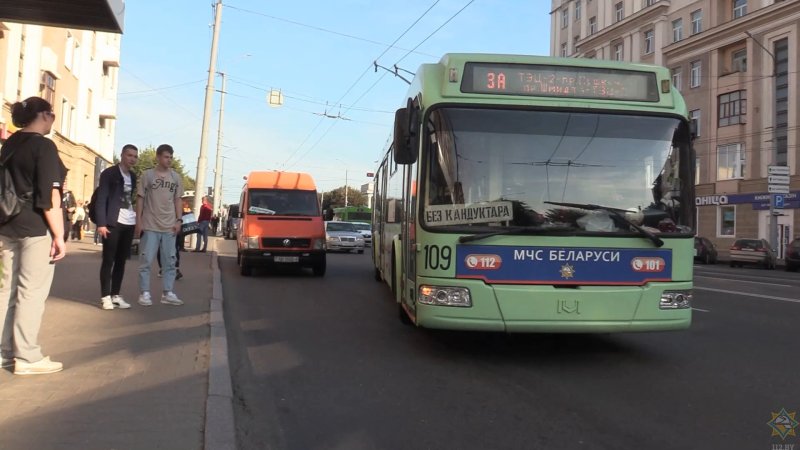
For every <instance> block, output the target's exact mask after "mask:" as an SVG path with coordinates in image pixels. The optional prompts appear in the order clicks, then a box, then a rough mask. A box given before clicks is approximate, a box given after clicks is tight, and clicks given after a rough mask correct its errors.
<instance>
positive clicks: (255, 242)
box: [247, 236, 258, 248]
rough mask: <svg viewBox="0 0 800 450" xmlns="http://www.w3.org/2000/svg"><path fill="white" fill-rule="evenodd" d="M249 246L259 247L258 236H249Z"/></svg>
mask: <svg viewBox="0 0 800 450" xmlns="http://www.w3.org/2000/svg"><path fill="white" fill-rule="evenodd" d="M247 248H258V236H247Z"/></svg>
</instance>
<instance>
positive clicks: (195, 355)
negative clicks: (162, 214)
mask: <svg viewBox="0 0 800 450" xmlns="http://www.w3.org/2000/svg"><path fill="white" fill-rule="evenodd" d="M91 242H92V238H91V235H90V236H88V237H86V238H85V239H84V240H83V241H82V242H70V243H69V244H68V255H67V257H66V258H65V259H64V260H62V261H60V262H59V263H58V265H57V267H56V274H55V280H54V282H53V287H52V289H51V291H50V294H51V295H50V298H49V299H48V302H47V307H46V310H45V315H44V320H43V323H42V330H41V333H40V337H39V340H40V343H41V344H42V350H43V352H44V354H45V355H50V356H52V358H53V359H54V360H56V361H61V362H63V363H64V371H63V372H60V373H56V374H50V375H36V376H15V375H13V372H12V371H9V370H7V369H5V370H1V371H0V449H3V450H15V449H37V450H44V449H59V450H61V449H76V450H77V449H81V450H87V449H169V450H177V449H192V450H195V449H202V448H203V445H204V436H203V433H204V430H205V420H206V400H207V396H208V387H209V384H208V383H209V379H208V374H209V356H210V346H209V337H210V327H209V318H210V311H209V307H210V300H211V298H212V287H213V279H214V276H212V273H213V270H212V264H211V263H212V255H213V254H212V253H211V252H210V251H209V253H189V252H187V253H182V254H181V271H182V272H183V274H184V277H183V278H182V279H181V280H178V281H176V283H175V292H176V293H177V294H178V296H179V297H180V298H181V299H182V300H183V301H184V302H185V305H183V306H169V305H162V304H161V303H160V302H159V300H160V293H161V279H160V278H157V277H156V274H157V266H156V264H154V267H155V270H153V272H152V280H151V292H152V294H153V300H154V301H153V306H150V307H143V306H140V305H139V304H138V303H137V302H136V300H137V298H138V287H137V284H138V281H137V280H138V274H137V266H138V260H137V258H136V257H134V258H133V259H130V260H128V263H127V265H126V274H125V279H124V281H123V287H122V296H123V297H125V299H126V300H127V301H128V302H129V303H130V304H131V305H132V307H131V309H127V310H119V309H115V310H112V311H106V310H102V309H100V308H99V300H100V299H99V296H100V294H99V275H98V272H99V269H100V251H101V249H102V247H101V246H94V245H92V243H91ZM212 247H213V245H212V243H211V242H209V250H210V249H211V248H212ZM223 330H224V328H223Z"/></svg>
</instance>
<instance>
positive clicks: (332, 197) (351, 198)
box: [322, 186, 369, 210]
mask: <svg viewBox="0 0 800 450" xmlns="http://www.w3.org/2000/svg"><path fill="white" fill-rule="evenodd" d="M342 206H344V186H340V187H338V188H336V189H333V190H332V191H329V192H325V193H324V194H323V198H322V209H323V210H325V209H331V208H339V207H342ZM347 206H369V205H367V196H366V195H364V194H362V193H361V191H359V190H356V189H353V188H352V187H348V188H347Z"/></svg>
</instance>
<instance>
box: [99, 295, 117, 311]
mask: <svg viewBox="0 0 800 450" xmlns="http://www.w3.org/2000/svg"><path fill="white" fill-rule="evenodd" d="M100 302H102V305H101V306H100V307H101V308H103V309H114V302H112V301H111V296H110V295H106V296H105V297H100Z"/></svg>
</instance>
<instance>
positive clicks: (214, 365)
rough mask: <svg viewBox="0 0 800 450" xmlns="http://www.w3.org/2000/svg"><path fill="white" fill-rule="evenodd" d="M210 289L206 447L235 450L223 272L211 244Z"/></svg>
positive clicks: (210, 449)
mask: <svg viewBox="0 0 800 450" xmlns="http://www.w3.org/2000/svg"><path fill="white" fill-rule="evenodd" d="M211 273H212V278H213V290H212V295H211V309H210V316H209V326H210V328H211V336H210V345H209V347H210V353H211V354H210V358H209V364H208V396H207V400H206V424H205V440H204V445H203V448H204V449H206V450H228V449H230V450H235V449H236V426H235V422H234V418H233V387H232V384H231V371H230V366H229V363H228V337H227V335H226V330H225V318H224V316H223V313H222V303H223V298H222V274H221V273H220V270H219V259H218V253H217V250H216V242H215V243H214V251H213V252H211Z"/></svg>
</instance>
